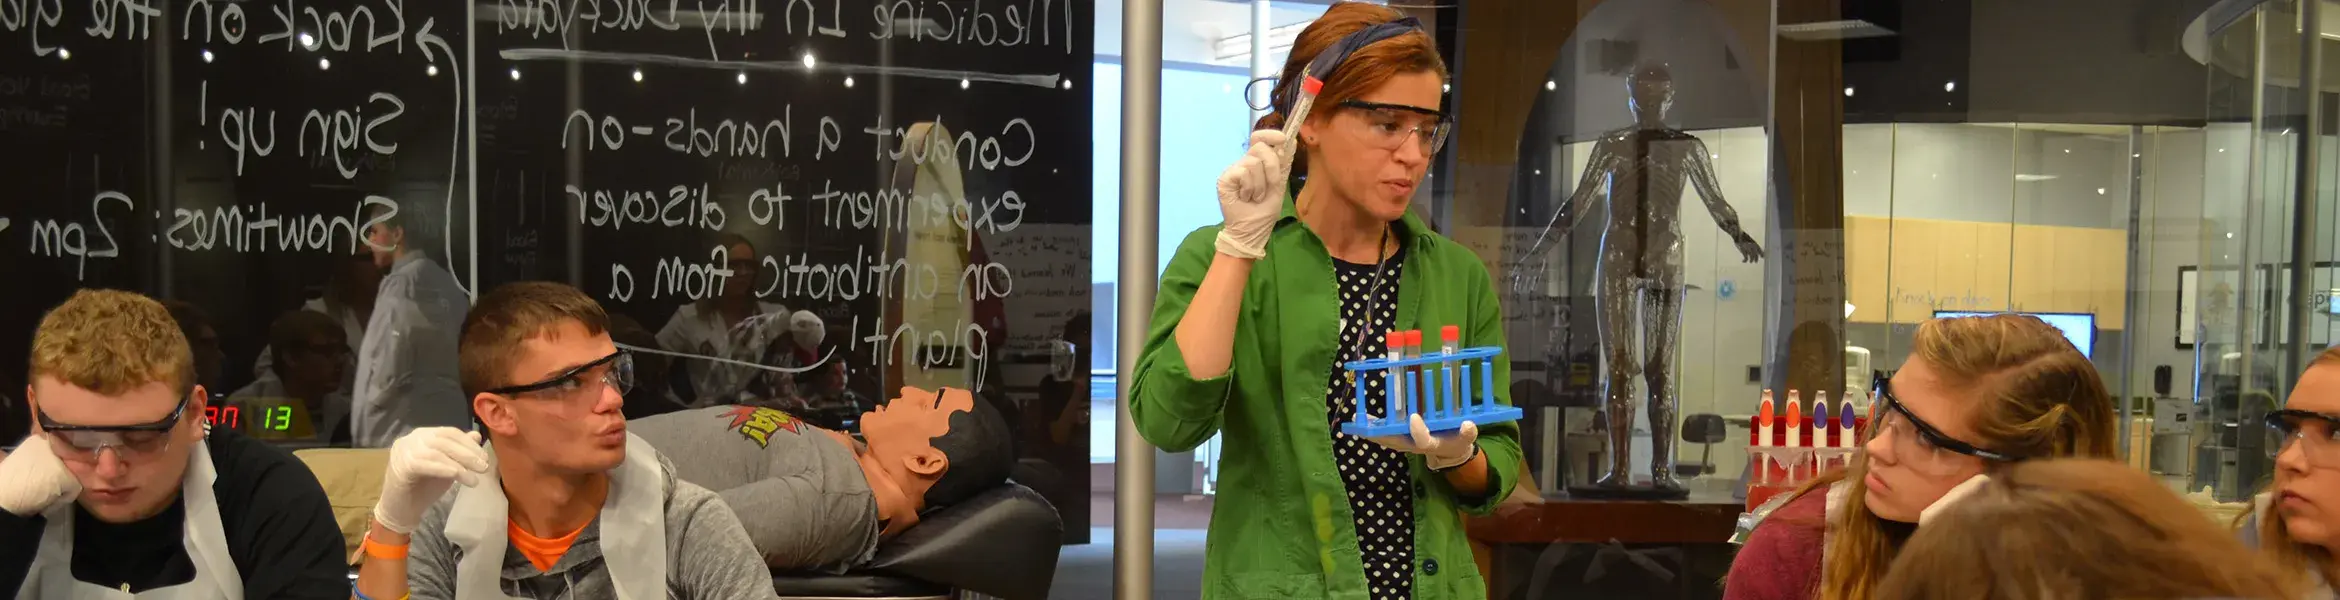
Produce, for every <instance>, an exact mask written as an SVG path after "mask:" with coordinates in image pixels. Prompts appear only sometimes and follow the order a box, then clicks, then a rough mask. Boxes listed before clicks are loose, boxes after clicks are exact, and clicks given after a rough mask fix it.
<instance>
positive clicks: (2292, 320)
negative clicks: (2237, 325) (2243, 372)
mask: <svg viewBox="0 0 2340 600" xmlns="http://www.w3.org/2000/svg"><path fill="white" fill-rule="evenodd" d="M2323 5H2324V3H2323V1H2322V0H2309V1H2307V2H2301V3H2299V10H2300V25H2301V26H2300V31H2299V44H2300V50H2299V53H2300V59H2299V63H2300V65H2302V66H2301V67H2300V70H2301V71H2302V73H2301V74H2300V86H2299V87H2300V91H2301V92H2302V93H2304V94H2306V95H2307V114H2306V115H2305V116H2304V118H2302V119H2301V123H2302V125H2303V127H2301V128H2300V131H2299V167H2298V170H2299V172H2298V173H2297V174H2296V175H2295V176H2293V177H2292V184H2293V186H2294V187H2293V191H2292V199H2291V286H2290V289H2291V293H2290V294H2288V295H2286V296H2285V297H2284V298H2283V312H2284V318H2285V319H2289V320H2287V321H2285V322H2284V324H2285V325H2286V327H2284V328H2283V329H2284V331H2283V335H2286V336H2289V337H2286V338H2284V341H2285V342H2286V343H2285V344H2284V350H2283V372H2284V373H2286V374H2287V375H2286V377H2288V376H2289V375H2288V374H2295V373H2299V372H2300V371H2301V370H2302V368H2303V367H2304V366H2305V365H2306V362H2304V361H2306V360H2307V356H2308V319H2307V317H2308V310H2307V308H2308V307H2307V304H2308V298H2312V297H2314V294H2311V293H2309V291H2308V286H2310V285H2314V284H2315V277H2314V275H2315V241H2316V179H2317V177H2316V175H2317V172H2316V169H2317V168H2318V166H2317V165H2319V164H2320V163H2319V162H2318V155H2319V154H2321V152H2319V151H2320V150H2322V149H2323V144H2321V143H2320V142H2321V141H2322V140H2323V137H2324V43H2323V35H2322V34H2323V21H2322V20H2321V19H2320V18H2319V17H2320V15H2318V14H2317V13H2319V12H2322V7H2323Z"/></svg>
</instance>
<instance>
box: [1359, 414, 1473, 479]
mask: <svg viewBox="0 0 2340 600" xmlns="http://www.w3.org/2000/svg"><path fill="white" fill-rule="evenodd" d="M1412 424H1413V429H1414V432H1413V435H1412V436H1411V437H1409V436H1402V435H1387V436H1381V437H1369V438H1365V439H1366V440H1367V441H1371V442H1373V443H1376V444H1381V445H1382V446H1385V447H1388V448H1389V449H1392V450H1396V451H1399V452H1404V453H1408V454H1420V455H1422V462H1423V464H1426V465H1428V466H1429V467H1430V468H1431V469H1432V470H1437V469H1451V468H1454V467H1457V466H1460V465H1462V464H1463V463H1466V462H1470V461H1471V456H1472V455H1475V454H1478V445H1479V424H1477V423H1472V422H1470V421H1463V424H1462V427H1460V428H1457V429H1455V430H1454V433H1452V434H1449V435H1447V436H1446V437H1436V436H1432V435H1430V428H1429V426H1426V425H1423V424H1422V415H1414V416H1413V423H1412Z"/></svg>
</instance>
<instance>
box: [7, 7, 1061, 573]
mask: <svg viewBox="0 0 2340 600" xmlns="http://www.w3.org/2000/svg"><path fill="white" fill-rule="evenodd" d="M1094 19H1095V7H1094V5H1093V3H1090V2H1079V1H1067V0H980V1H979V0H894V1H879V0H850V1H849V0H476V1H473V2H413V1H408V0H342V1H338V2H312V1H307V0H245V1H228V0H177V1H172V2H163V1H160V0H0V159H4V160H0V177H4V178H6V180H7V181H10V182H11V193H9V194H6V195H0V265H7V274H8V275H9V276H10V279H11V280H12V281H13V282H14V283H15V285H14V286H13V289H12V290H11V292H12V293H10V294H7V295H6V298H5V299H4V300H0V336H5V337H6V338H7V339H8V340H9V342H8V343H6V344H0V364H16V365H21V364H25V363H24V361H25V359H26V347H27V344H28V342H29V339H30V336H31V332H32V329H33V328H34V326H35V325H36V324H37V321H38V319H39V317H40V315H41V313H42V312H44V311H46V310H47V309H48V308H49V307H51V306H54V305H55V304H56V303H58V302H59V301H61V300H63V299H64V298H65V297H66V296H68V295H69V294H70V293H71V292H72V290H74V289H76V288H84V287H111V288H122V289H131V290H137V291H141V292H145V293H148V294H150V295H153V296H156V297H158V298H172V299H178V300H184V301H187V302H188V303H190V304H192V305H194V306H196V307H198V308H200V312H201V313H204V317H205V320H207V321H209V323H208V325H209V328H210V329H211V330H213V331H215V332H216V338H217V346H218V348H217V350H216V354H217V355H218V356H219V357H221V358H219V359H218V362H219V363H221V364H220V365H219V366H218V367H217V371H218V374H216V375H214V376H212V377H211V378H212V379H216V381H213V382H210V383H212V384H213V385H212V386H211V387H213V388H215V389H213V390H212V391H213V392H214V393H215V394H223V395H224V394H226V393H227V392H228V391H229V390H235V389H238V388H244V387H246V386H247V385H252V384H254V382H255V380H258V379H264V377H263V376H264V375H267V374H269V373H271V372H272V371H268V370H264V369H261V368H260V367H261V366H262V363H264V362H269V361H270V359H269V357H270V355H268V354H265V353H264V352H263V349H264V348H268V347H270V339H269V326H270V323H271V322H272V321H274V320H276V319H278V318H279V317H280V316H281V315H283V314H285V313H287V312H289V311H295V310H300V309H302V308H303V307H304V306H308V307H311V308H312V309H313V310H314V309H315V308H314V307H316V306H318V305H319V304H318V303H320V302H325V303H326V304H327V305H329V306H339V307H354V308H353V310H354V311H355V314H358V315H359V316H360V317H362V316H363V314H362V313H363V310H362V308H363V307H362V306H358V305H363V304H365V302H364V301H362V300H363V299H364V298H365V297H366V292H367V291H368V290H370V289H371V286H372V285H373V284H372V281H371V280H370V279H368V278H369V277H378V276H379V275H380V273H379V269H380V268H382V267H385V266H387V265H375V266H374V269H373V271H374V272H366V271H369V269H366V268H365V267H364V265H365V264H366V263H368V262H369V261H368V259H367V255H368V254H369V244H368V242H367V240H366V239H365V236H366V231H367V230H368V226H369V225H370V224H373V223H375V222H379V221H383V220H385V219H388V218H389V216H390V214H391V213H390V211H393V210H394V211H395V214H397V215H400V216H399V218H400V219H402V222H404V223H406V224H407V230H408V232H409V234H410V236H419V237H422V238H423V239H424V240H426V242H427V243H423V244H420V246H421V247H422V248H423V249H424V251H425V253H426V254H428V255H430V256H431V257H432V259H433V260H435V261H437V262H438V263H439V264H440V265H442V266H444V267H445V268H446V269H447V270H448V271H450V272H451V273H452V274H453V276H454V279H455V281H457V282H458V285H460V286H462V288H463V289H464V290H465V291H466V292H469V293H472V294H475V295H476V293H477V292H478V291H479V290H481V289H484V288H489V287H493V286H495V285H498V284H501V283H507V282H513V281H523V280H553V281H563V282H568V283H571V284H573V285H576V286H577V287H578V288H579V289H582V290H584V291H586V292H587V293H588V294H590V295H592V296H593V297H595V298H597V299H599V300H601V301H602V302H603V303H604V305H605V306H606V307H607V308H608V309H609V310H610V312H612V313H613V314H614V315H618V316H621V317H623V319H622V320H623V321H627V322H630V323H631V324H638V326H639V329H640V330H646V331H649V332H657V331H661V330H663V329H667V323H668V322H669V321H670V320H673V319H675V318H676V315H677V313H678V312H681V311H683V310H684V309H685V308H686V307H699V308H702V309H705V311H706V312H709V313H715V312H720V311H718V310H716V308H717V304H718V303H717V302H716V301H715V300H714V299H715V298H716V297H718V296H720V295H721V293H722V291H723V290H725V289H726V288H727V281H728V280H737V282H735V283H733V284H732V285H737V283H746V284H747V288H748V289H750V290H752V292H753V294H754V296H755V297H756V299H757V300H758V301H760V302H762V303H766V304H768V305H777V306H780V307H785V310H784V311H779V312H778V314H777V316H778V317H779V318H781V319H784V320H787V321H789V322H790V324H791V325H793V324H797V323H802V322H803V321H802V320H801V317H812V318H815V319H817V321H818V322H819V330H820V335H817V336H813V337H817V338H819V341H818V342H817V343H813V344H809V345H806V347H802V348H797V350H801V352H793V353H790V352H776V353H772V354H770V355H768V356H766V357H765V358H771V359H772V360H754V359H755V358H757V357H754V356H749V357H747V358H749V359H750V360H746V361H739V360H737V359H738V358H740V356H741V355H739V354H738V353H733V352H722V351H718V352H710V351H709V350H710V348H705V347H698V346H688V347H677V348H668V347H665V344H658V343H656V340H655V339H651V340H643V339H642V338H641V337H640V336H629V337H625V338H624V339H625V340H633V341H634V342H635V343H628V344H627V345H628V346H629V347H632V348H634V349H636V350H637V351H638V354H641V355H644V356H661V357H670V358H673V359H675V360H674V361H673V362H672V363H671V364H670V365H668V366H669V367H670V368H672V369H674V370H676V371H677V372H678V373H688V372H691V371H694V370H712V369H715V368H716V367H719V366H729V367H735V368H742V369H747V370H748V372H750V374H751V375H755V376H758V377H772V376H785V377H787V378H790V379H791V381H789V382H788V383H789V385H791V386H794V387H795V388H803V389H806V390H808V395H811V396H817V397H818V398H817V399H816V400H815V401H814V404H816V405H808V406H801V407H798V408H801V409H804V410H807V411H808V412H813V413H819V415H816V416H822V415H825V417H824V418H829V419H830V421H829V422H824V423H823V424H826V425H835V426H843V427H851V426H852V423H851V420H852V419H851V416H852V415H853V414H854V413H855V412H857V409H858V408H865V407H867V406H869V405H871V404H873V403H875V402H879V401H882V400H884V399H887V398H891V397H893V396H895V395H896V392H895V390H896V389H897V388H898V387H900V386H904V385H918V386H927V387H932V386H940V385H950V386H957V387H964V388H970V389H976V390H978V392H979V395H980V396H982V397H984V398H987V399H989V400H991V401H992V402H994V403H995V404H997V405H999V406H1001V407H1002V408H1003V409H1005V411H1006V412H1007V413H1008V414H1009V415H1010V416H1011V418H1014V419H1016V420H1017V422H1016V423H1015V424H1016V426H1017V427H1018V428H1019V432H1020V436H1022V437H1021V442H1022V444H1023V445H1024V446H1029V447H1026V448H1022V449H1021V450H1022V451H1023V452H1025V453H1026V454H1027V455H1029V456H1034V457H1038V456H1046V455H1052V454H1062V455H1063V456H1067V457H1077V458H1068V459H1066V460H1065V461H1062V462H1065V463H1066V464H1061V465H1056V466H1057V467H1058V468H1059V469H1061V470H1062V471H1063V473H1062V474H1061V475H1062V476H1063V478H1064V479H1063V483H1062V485H1061V487H1062V488H1063V489H1062V490H1044V491H1045V492H1062V493H1063V495H1064V496H1065V498H1066V499H1068V500H1071V501H1069V502H1065V503H1062V504H1060V506H1065V507H1068V508H1086V506H1087V504H1088V503H1087V501H1086V495H1085V494H1086V490H1087V483H1086V479H1087V472H1088V469H1087V465H1086V464H1085V453H1086V451H1085V447H1086V443H1087V441H1086V427H1085V426H1082V427H1077V428H1065V427H1059V426H1057V425H1061V422H1060V421H1061V419H1064V418H1074V417H1073V416H1071V415H1070V413H1071V412H1079V413H1081V418H1085V414H1086V413H1085V408H1082V409H1081V410H1078V411H1062V410H1057V408H1058V407H1061V406H1065V405H1067V404H1068V403H1070V404H1073V405H1078V406H1079V407H1085V406H1086V401H1085V399H1063V398H1057V399H1049V400H1042V399H1040V398H1039V396H1041V395H1042V394H1044V393H1053V392H1047V390H1057V389H1080V390H1085V389H1086V386H1085V385H1074V386H1069V387H1068V386H1064V385H1060V384H1062V383H1064V382H1068V381H1078V380H1085V378H1086V371H1085V369H1078V368H1070V367H1069V366H1068V365H1073V364H1075V363H1074V362H1073V361H1074V360H1075V358H1074V357H1076V356H1078V357H1085V356H1087V350H1088V349H1086V348H1080V347H1079V346H1081V345H1085V344H1086V342H1087V333H1086V331H1085V329H1086V327H1087V325H1086V322H1087V314H1086V311H1087V310H1088V309H1089V306H1090V298H1089V297H1088V295H1089V291H1088V290H1089V287H1090V286H1089V277H1090V273H1089V269H1090V268H1091V265H1090V264H1089V263H1088V250H1087V249H1088V247H1089V239H1090V238H1089V236H1090V235H1092V230H1093V224H1092V222H1091V221H1092V215H1091V210H1090V206H1091V198H1090V196H1091V194H1092V191H1091V190H1092V186H1091V181H1090V177H1091V173H1090V168H1089V165H1088V164H1087V163H1088V161H1089V157H1090V156H1091V144H1093V143H1094V141H1093V136H1092V132H1091V131H1090V129H1091V127H1092V124H1091V115H1090V106H1091V104H1090V103H1091V101H1092V96H1091V93H1090V91H1089V89H1088V85H1087V84H1089V83H1090V82H1088V81H1086V80H1085V79H1086V76H1087V75H1088V74H1089V73H1091V65H1092V64H1093V62H1094V60H1095V58H1094V52H1095V48H1094V43H1095V41H1094V34H1093V29H1094V24H1093V22H1094ZM475 199H476V201H475ZM727 236H738V237H737V238H732V237H727ZM731 240H745V241H746V242H747V243H748V246H750V247H752V251H751V252H750V253H748V254H742V255H736V256H735V255H733V249H734V248H735V246H733V245H732V244H731V243H730V241H731ZM353 289H354V290H355V291H352V290H353ZM328 300H330V302H328ZM694 310H697V309H694ZM798 313H802V315H799V314H798ZM355 322H356V323H359V324H362V323H364V322H365V319H363V318H358V319H356V321H355ZM1075 329H1079V330H1080V331H1079V332H1078V333H1077V334H1076V333H1073V331H1074V330H1075ZM353 333H359V334H362V332H357V331H353ZM635 333H639V331H635ZM349 343H350V345H351V346H352V350H353V351H354V350H355V349H356V348H355V346H356V345H357V340H356V339H354V338H353V339H350V340H349ZM718 345H720V344H718ZM716 350H720V349H716ZM353 360H354V359H353ZM742 362H744V363H747V364H741V363H742ZM1080 364H1085V363H1080ZM14 373H17V372H14V371H11V374H12V375H13V374H14ZM345 377H346V374H345ZM668 379H669V381H668V382H666V383H663V384H661V389H660V390H659V391H660V392H661V393H663V394H667V395H670V396H675V397H678V398H679V399H680V400H681V401H684V402H691V401H704V400H703V399H701V398H699V395H700V392H701V391H702V390H697V389H694V387H693V385H692V382H691V381H689V379H690V377H689V376H687V375H684V374H678V375H675V376H673V377H669V378H668ZM709 396H710V398H713V396H714V394H709ZM715 399H720V398H715ZM629 402H630V401H629ZM823 402H825V403H828V404H820V403H823ZM839 403H842V404H839ZM1027 406H1046V407H1048V408H1049V410H1034V411H1026V410H1024V408H1025V407H1027ZM630 408H631V406H629V409H630ZM246 412H251V411H246ZM1027 413H1029V414H1027ZM1043 413H1045V414H1043ZM6 422H7V420H0V423H6ZM1050 431H1057V432H1063V431H1074V432H1075V433H1076V434H1077V435H1075V437H1073V438H1071V439H1040V438H1049V437H1050V436H1047V435H1044V434H1045V433H1047V432H1050ZM0 437H7V438H9V439H13V438H14V437H15V436H14V435H10V434H9V433H8V432H0ZM1058 437H1059V438H1060V437H1061V436H1058ZM1059 446H1062V447H1074V446H1077V447H1079V448H1081V449H1082V450H1080V451H1078V452H1058V450H1062V449H1063V448H1059ZM1050 462H1058V461H1053V460H1052V461H1050ZM1033 477H1034V478H1042V477H1043V475H1033ZM1051 495H1052V496H1056V495H1058V494H1056V493H1052V494H1051ZM1068 512H1072V511H1069V510H1068ZM1080 512H1081V513H1083V514H1085V511H1080ZM1081 518H1082V519H1084V521H1082V522H1085V518H1086V517H1085V516H1083V517H1081ZM1067 529H1068V531H1081V532H1085V531H1086V530H1087V528H1086V527H1085V526H1081V527H1068V528H1067Z"/></svg>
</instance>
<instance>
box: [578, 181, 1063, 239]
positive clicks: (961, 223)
mask: <svg viewBox="0 0 2340 600" xmlns="http://www.w3.org/2000/svg"><path fill="white" fill-rule="evenodd" d="M835 185H836V182H835V181H832V180H827V179H824V180H822V181H821V191H820V192H818V193H814V194H811V195H808V196H803V197H798V196H795V195H791V194H789V193H788V191H787V184H786V183H785V182H783V183H778V184H773V186H772V187H770V188H758V189H756V190H755V191H754V192H751V193H749V194H748V198H747V201H746V202H745V207H746V208H747V213H748V220H750V221H752V222H754V223H755V224H756V225H757V226H758V227H765V226H769V227H771V228H772V229H773V230H775V231H784V230H786V223H787V222H788V219H787V218H786V217H785V214H784V213H785V212H786V211H787V210H788V208H787V205H788V204H790V203H793V202H804V203H809V204H810V207H811V208H808V210H812V209H817V210H818V213H819V214H818V215H817V216H816V217H815V219H816V220H817V222H818V223H819V224H821V225H824V226H827V227H830V228H835V229H839V230H871V229H881V228H882V229H926V228H933V227H952V228H955V229H957V230H960V231H967V232H982V233H1001V232H1007V231H1014V230H1015V229H1016V227H1017V226H1020V225H1022V224H1023V222H1024V212H1025V210H1026V209H1027V208H1029V207H1030V204H1028V203H1026V202H1025V201H1024V199H1023V196H1022V195H1020V194H1018V193H1016V192H1015V190H1007V191H1004V192H1001V193H1000V195H999V196H996V197H967V196H962V195H957V194H953V193H945V192H928V193H924V194H920V193H917V192H915V191H913V190H908V189H901V188H892V187H888V188H882V189H876V190H866V189H865V190H839V189H836V187H835ZM562 193H563V194H565V195H566V196H567V198H568V199H569V200H570V201H572V202H575V203H576V204H577V211H576V214H577V224H579V225H590V226H592V227H595V228H603V229H608V230H610V231H621V230H624V229H625V228H626V226H627V225H638V226H655V227H666V228H682V229H703V230H707V231H722V230H723V229H724V227H725V226H726V225H728V224H729V223H730V215H731V211H730V210H727V209H725V208H724V207H723V205H722V203H721V202H720V201H719V199H715V198H710V197H709V195H708V184H705V183H701V184H699V185H696V186H693V185H684V184H677V185H673V186H669V187H667V188H665V189H663V190H661V189H657V188H635V189H590V190H589V189H585V188H581V187H578V186H575V185H564V186H562ZM966 239H967V240H968V242H969V243H972V242H973V238H966Z"/></svg>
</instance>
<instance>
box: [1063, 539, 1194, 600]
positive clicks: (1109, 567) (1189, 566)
mask: <svg viewBox="0 0 2340 600" xmlns="http://www.w3.org/2000/svg"><path fill="white" fill-rule="evenodd" d="M1090 533H1091V537H1090V539H1093V540H1098V543H1094V544H1087V545H1081V546H1065V547H1064V554H1063V555H1062V556H1061V557H1059V558H1058V559H1057V561H1056V583H1055V587H1053V588H1050V590H1049V594H1048V597H1049V598H1050V600H1107V599H1109V598H1112V597H1113V529H1112V528H1110V527H1096V528H1092V529H1090ZM1202 568H1203V532H1202V530H1200V529H1157V530H1154V586H1153V587H1154V599H1155V600H1197V599H1199V598H1202Z"/></svg>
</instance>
